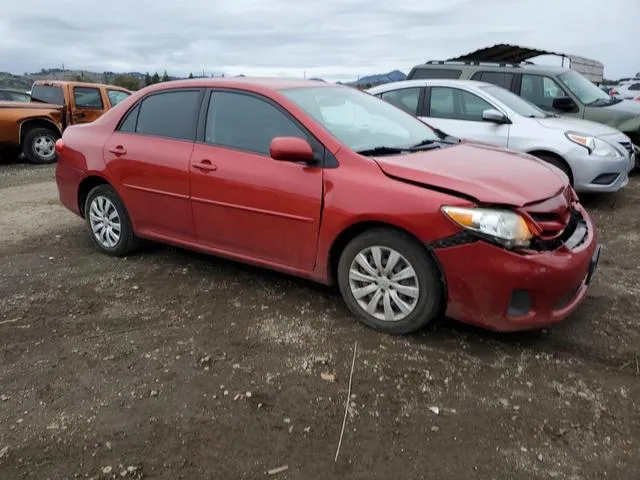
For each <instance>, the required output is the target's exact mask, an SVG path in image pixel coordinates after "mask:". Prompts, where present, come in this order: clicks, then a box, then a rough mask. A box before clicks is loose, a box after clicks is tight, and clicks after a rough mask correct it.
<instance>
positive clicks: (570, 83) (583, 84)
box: [558, 72, 611, 105]
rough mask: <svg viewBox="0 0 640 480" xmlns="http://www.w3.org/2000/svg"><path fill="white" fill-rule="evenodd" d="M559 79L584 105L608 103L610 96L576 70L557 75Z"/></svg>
mask: <svg viewBox="0 0 640 480" xmlns="http://www.w3.org/2000/svg"><path fill="white" fill-rule="evenodd" d="M558 78H560V81H561V82H562V83H563V84H564V85H565V86H566V87H567V88H568V89H569V90H570V91H571V93H573V94H574V95H575V96H576V97H578V99H579V100H580V101H581V102H582V103H583V104H585V105H590V104H592V103H596V102H598V103H610V102H611V97H610V96H609V95H607V94H606V93H605V92H603V91H602V90H600V89H599V88H598V87H596V86H595V85H594V84H593V83H591V82H590V81H589V80H587V79H586V78H585V77H583V76H582V75H580V74H579V73H578V72H567V73H563V74H561V75H559V77H558Z"/></svg>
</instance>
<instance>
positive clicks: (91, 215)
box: [84, 185, 140, 257]
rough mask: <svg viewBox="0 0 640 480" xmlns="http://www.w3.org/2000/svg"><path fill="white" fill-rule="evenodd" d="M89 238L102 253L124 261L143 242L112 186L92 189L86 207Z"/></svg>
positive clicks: (85, 214) (100, 186) (85, 215)
mask: <svg viewBox="0 0 640 480" xmlns="http://www.w3.org/2000/svg"><path fill="white" fill-rule="evenodd" d="M84 217H85V221H86V224H87V229H88V230H89V237H90V238H91V241H92V242H93V244H94V245H95V246H96V247H97V248H98V250H100V251H101V252H102V253H106V254H107V255H111V256H114V257H124V256H126V255H128V254H129V253H131V252H133V251H134V250H136V248H137V247H138V245H139V243H140V241H139V239H138V237H136V235H135V233H134V232H133V227H132V225H131V220H130V218H129V214H128V213H127V209H126V208H125V206H124V203H122V200H120V197H119V196H118V194H117V193H116V192H115V191H114V190H113V188H111V187H110V186H109V185H98V186H97V187H95V188H93V189H92V190H91V191H90V192H89V195H87V199H86V201H85V204H84Z"/></svg>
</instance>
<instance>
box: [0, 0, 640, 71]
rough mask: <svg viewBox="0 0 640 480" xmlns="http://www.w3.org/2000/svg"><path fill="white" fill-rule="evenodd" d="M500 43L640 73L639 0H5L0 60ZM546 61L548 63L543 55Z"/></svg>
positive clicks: (190, 62) (144, 60) (152, 62)
mask: <svg viewBox="0 0 640 480" xmlns="http://www.w3.org/2000/svg"><path fill="white" fill-rule="evenodd" d="M495 43H515V44H518V45H524V46H530V47H535V48H544V49H549V50H553V51H561V52H566V53H573V54H576V55H582V56H586V57H589V58H595V59H597V60H600V61H601V62H603V63H604V65H605V76H606V77H613V78H617V77H621V76H628V75H633V74H635V73H636V72H640V1H639V0H607V1H604V0H395V1H392V0H378V1H376V0H184V1H183V2H180V1H179V0H130V1H129V2H127V1H125V0H109V1H107V2H97V1H95V0H56V1H52V0H22V1H21V2H13V3H10V2H3V6H2V9H1V13H0V71H10V72H13V73H23V72H32V71H39V70H40V69H41V68H52V67H60V66H61V65H62V64H64V65H65V68H72V69H85V70H94V71H104V70H109V71H141V72H146V71H150V72H154V71H159V72H160V73H162V71H164V70H165V69H166V70H167V71H168V73H169V74H170V75H180V76H182V75H188V73H189V72H194V74H195V73H196V72H200V73H201V72H202V70H203V69H204V70H205V71H206V73H208V74H211V73H215V72H225V73H226V74H232V75H235V74H239V73H244V74H246V75H278V76H280V75H283V76H300V77H301V76H302V75H303V72H304V71H306V75H307V76H308V77H311V76H319V77H322V78H325V79H329V80H349V79H352V78H355V77H357V76H358V75H365V74H369V73H382V72H387V71H389V70H393V69H399V70H402V71H404V72H405V73H408V71H409V69H410V68H411V67H412V66H413V65H415V64H416V63H421V62H423V61H425V60H429V59H446V58H451V57H453V56H457V55H460V54H463V53H467V52H469V51H472V50H475V49H477V48H481V47H485V46H490V45H493V44H495ZM547 63H548V62H547Z"/></svg>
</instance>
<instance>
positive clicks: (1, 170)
mask: <svg viewBox="0 0 640 480" xmlns="http://www.w3.org/2000/svg"><path fill="white" fill-rule="evenodd" d="M53 172H54V168H53V167H52V166H44V167H34V166H31V165H24V164H11V165H0V361H1V362H2V363H1V365H2V368H1V369H0V479H2V480H12V479H22V478H29V479H32V478H33V479H52V480H61V479H75V478H94V479H106V478H125V479H127V478H129V479H131V478H150V479H151V478H152V479H190V480H195V479H245V478H246V479H249V478H250V479H254V478H274V479H309V480H312V479H322V480H325V479H333V478H336V479H338V478H339V479H363V480H364V479H367V480H368V479H374V478H375V479H389V478H394V479H403V480H404V479H419V478H425V479H439V480H446V479H452V480H453V479H455V480H459V479H496V480H499V479H547V478H558V479H572V480H574V479H575V480H577V479H605V478H606V479H625V480H626V479H628V480H638V479H640V365H639V364H638V362H639V360H640V358H638V357H640V315H638V307H639V305H640V295H639V294H640V233H639V232H640V216H639V214H638V209H639V205H640V178H639V177H638V176H636V177H635V178H633V179H632V182H631V183H630V184H629V186H628V187H627V188H626V189H625V191H623V192H621V193H619V194H616V195H609V196H602V197H589V198H585V199H584V203H585V204H586V205H587V207H588V208H589V210H590V212H591V213H592V215H593V217H594V220H595V222H596V224H597V226H598V227H599V230H600V233H601V238H602V241H603V243H604V250H603V254H602V258H601V262H600V267H599V270H598V271H597V273H596V276H595V277H594V280H593V284H592V288H591V290H590V293H589V295H588V298H587V300H586V301H585V303H584V304H583V305H582V306H581V308H580V309H579V310H578V311H577V312H576V313H575V314H574V315H573V316H572V318H571V319H569V320H568V321H566V322H565V323H563V324H561V325H559V326H557V327H556V328H554V329H553V330H552V331H551V332H549V333H548V334H541V335H540V334H538V335H534V334H510V335H498V334H492V333H487V332H484V331H481V330H477V329H473V328H470V327H466V326H464V325H460V324H457V323H455V322H453V321H448V320H445V321H443V322H441V323H439V324H438V325H435V326H433V327H431V328H429V329H427V330H426V331H424V332H421V333H420V334H418V335H413V336H408V337H392V336H387V335H383V334H379V333H376V332H373V331H371V330H368V329H366V328H365V327H362V326H360V324H358V323H356V322H355V321H354V319H353V318H352V317H351V316H350V315H349V313H348V311H347V309H346V307H345V306H344V305H343V303H342V301H341V299H340V297H339V295H338V293H337V292H335V291H333V290H330V289H327V288H325V287H321V286H317V285H315V284H312V283H308V282H305V281H301V280H296V279H294V278H290V277H287V276H284V275H280V274H276V273H272V272H268V271H264V270H261V269H257V268H252V267H247V266H242V265H239V264H236V263H233V262H229V261H226V260H221V259H216V258H212V257H207V256H203V255H199V254H195V253H189V252H186V251H183V250H180V249H175V248H170V247H164V246H155V245H154V246H150V247H147V248H145V249H144V250H143V251H142V252H140V253H139V254H137V255H135V256H133V257H130V258H128V259H115V258H109V257H107V256H104V255H101V254H99V253H97V251H96V250H94V248H93V247H92V246H91V243H90V241H89V238H88V236H87V234H86V232H85V227H84V224H83V222H82V220H81V219H79V218H77V217H75V216H74V215H73V214H71V213H70V212H67V211H66V210H64V209H63V208H62V207H61V206H59V203H58V199H57V191H56V188H55V183H54V181H53ZM354 342H357V353H356V360H355V369H354V373H353V387H352V396H351V399H350V407H349V415H348V419H347V423H346V429H345V432H344V438H343V441H342V446H341V450H340V455H339V457H338V460H337V462H334V456H335V453H336V447H337V444H338V439H339V437H340V430H341V426H342V421H343V415H344V410H345V398H346V395H347V387H348V380H349V372H350V369H351V362H352V357H353V349H354ZM323 373H325V374H326V373H329V374H335V375H336V379H335V380H336V381H335V382H331V381H327V380H325V379H323V378H322V377H321V374H323ZM281 466H288V469H287V470H285V471H283V472H280V473H276V474H273V475H269V474H268V473H267V472H268V470H270V469H274V468H277V467H281Z"/></svg>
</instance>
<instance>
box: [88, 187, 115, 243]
mask: <svg viewBox="0 0 640 480" xmlns="http://www.w3.org/2000/svg"><path fill="white" fill-rule="evenodd" d="M89 223H90V225H91V231H92V232H93V235H94V237H95V238H96V240H97V241H98V242H99V243H100V245H102V246H103V247H105V248H113V247H115V246H116V245H117V244H118V242H119V241H120V234H121V231H122V228H121V224H120V215H118V210H117V209H116V207H115V205H114V204H113V202H111V200H109V199H108V198H107V197H104V196H102V195H99V196H97V197H95V198H94V199H93V200H92V201H91V206H90V207H89Z"/></svg>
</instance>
